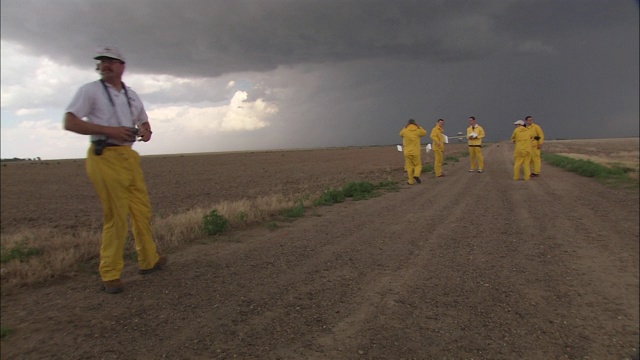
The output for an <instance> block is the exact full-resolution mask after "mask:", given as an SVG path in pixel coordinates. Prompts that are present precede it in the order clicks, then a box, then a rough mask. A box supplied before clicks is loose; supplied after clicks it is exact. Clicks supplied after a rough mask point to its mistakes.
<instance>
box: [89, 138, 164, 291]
mask: <svg viewBox="0 0 640 360" xmlns="http://www.w3.org/2000/svg"><path fill="white" fill-rule="evenodd" d="M93 149H94V145H91V147H90V148H89V151H88V154H87V162H86V170H87V175H89V178H90V179H91V182H92V183H93V185H94V187H95V189H96V191H97V193H98V196H99V197H100V202H101V203H102V208H103V212H104V218H103V227H102V245H101V247H100V267H99V270H100V277H101V278H102V281H110V280H116V279H120V274H121V273H122V268H123V267H124V261H123V252H124V247H125V242H126V240H127V232H128V225H127V215H129V214H130V215H131V226H132V230H133V237H134V239H135V245H136V251H137V253H138V265H139V267H140V269H151V268H152V267H153V266H154V265H155V264H156V262H157V261H158V259H159V256H158V253H157V252H156V244H155V243H154V241H153V239H152V237H151V203H150V201H149V194H148V192H147V186H146V184H145V181H144V176H143V173H142V167H141V166H140V155H139V154H138V153H137V152H136V151H134V150H133V149H132V148H131V147H130V146H114V147H107V148H105V149H104V152H103V154H102V155H100V156H97V155H95V154H94V153H93Z"/></svg>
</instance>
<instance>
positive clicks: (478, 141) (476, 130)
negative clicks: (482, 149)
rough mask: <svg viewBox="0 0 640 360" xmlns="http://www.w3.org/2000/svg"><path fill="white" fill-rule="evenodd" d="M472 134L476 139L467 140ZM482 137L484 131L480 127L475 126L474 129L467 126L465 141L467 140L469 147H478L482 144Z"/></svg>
mask: <svg viewBox="0 0 640 360" xmlns="http://www.w3.org/2000/svg"><path fill="white" fill-rule="evenodd" d="M472 132H474V133H476V134H477V135H478V137H476V138H473V139H471V138H469V135H471V133H472ZM483 137H484V129H483V128H482V126H480V125H477V124H476V126H475V128H474V127H472V126H469V127H468V128H467V139H468V140H469V145H480V144H482V138H483Z"/></svg>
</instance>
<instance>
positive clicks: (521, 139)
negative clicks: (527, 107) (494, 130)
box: [511, 120, 531, 181]
mask: <svg viewBox="0 0 640 360" xmlns="http://www.w3.org/2000/svg"><path fill="white" fill-rule="evenodd" d="M513 124H514V125H515V126H516V129H515V130H514V131H513V134H511V141H512V142H513V143H515V144H516V148H515V150H514V152H513V180H520V169H521V168H522V167H524V174H523V177H524V179H525V180H527V181H528V180H529V177H530V175H531V168H530V164H531V132H530V131H529V129H527V128H526V127H525V123H524V121H522V120H518V121H516V122H514V123H513Z"/></svg>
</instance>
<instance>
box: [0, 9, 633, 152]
mask: <svg viewBox="0 0 640 360" xmlns="http://www.w3.org/2000/svg"><path fill="white" fill-rule="evenodd" d="M0 16H1V23H0V24H1V32H0V36H1V41H2V51H1V56H2V59H1V66H2V82H1V87H2V89H1V90H2V97H1V104H2V108H1V114H2V142H1V144H2V158H12V157H23V158H24V157H36V156H40V157H42V158H82V157H84V156H85V153H86V148H87V144H88V137H85V136H81V135H77V134H73V133H69V132H65V131H64V130H62V125H61V124H62V115H63V112H64V108H65V107H66V106H67V104H68V103H69V102H70V100H71V98H72V96H73V94H74V93H75V91H76V90H77V88H78V87H79V86H80V85H82V84H83V83H85V82H89V81H93V80H95V79H97V78H98V76H97V74H96V72H95V71H94V70H93V68H94V61H93V60H92V57H93V52H94V51H95V49H96V48H97V47H98V46H101V45H109V46H117V47H119V48H120V50H121V51H122V52H123V53H124V55H125V57H126V59H127V70H126V73H125V77H124V80H125V82H126V83H127V84H128V85H130V86H132V87H133V88H134V90H136V91H137V92H138V93H139V94H140V96H141V97H142V99H143V101H144V102H145V105H146V108H147V111H148V113H149V115H150V119H151V124H152V126H153V128H154V138H153V139H152V141H151V142H149V143H145V144H137V145H136V149H137V150H138V151H139V152H140V153H141V154H163V153H182V152H210V151H230V150H255V149H283V148H306V147H328V146H361V145H388V144H395V143H399V142H400V138H399V136H398V133H399V131H400V129H401V128H402V127H403V126H404V125H405V124H406V121H407V120H408V119H409V118H414V119H416V120H417V121H418V123H420V124H422V125H423V126H425V127H426V128H428V129H429V130H430V129H431V128H432V127H433V126H434V125H435V122H436V120H437V119H438V118H444V119H445V120H446V122H445V133H446V134H448V135H455V133H457V132H458V131H464V129H466V127H467V126H468V121H467V119H468V117H469V116H472V115H473V116H476V118H477V119H478V123H479V124H481V125H483V127H484V128H485V131H486V133H487V138H488V139H489V140H505V139H508V138H509V136H510V135H511V132H512V130H513V125H512V123H513V121H515V120H517V119H522V118H524V116H526V115H532V116H533V117H534V119H536V122H537V123H538V124H539V125H541V126H542V128H543V130H544V131H545V134H546V137H547V138H548V139H556V138H604V137H625V136H638V135H639V125H638V123H639V117H640V110H639V107H640V106H639V100H638V99H639V97H640V94H639V88H640V84H639V77H640V74H639V62H640V60H639V47H638V43H639V25H638V23H639V20H638V19H639V13H638V2H637V1H633V0H563V1H557V0H549V1H544V0H518V1H515V0H514V1H511V0H495V1H492V0H482V1H480V0H478V1H471V0H466V1H463V0H447V1H445V0H437V1H436V0H434V1H429V0H415V1H412V0H395V1H388V0H320V1H312V0H295V1H294V0H287V1H284V0H253V1H246V0H233V1H230V0H224V1H222V0H217V1H216V0H213V1H211V0H184V1H173V0H170V1H169V0H126V1H119V0H113V1H93V0H75V1H71V0H59V1H45V0H38V1H34V0H3V1H2V3H1V11H0ZM427 142H428V140H425V141H424V143H425V144H426V143H427Z"/></svg>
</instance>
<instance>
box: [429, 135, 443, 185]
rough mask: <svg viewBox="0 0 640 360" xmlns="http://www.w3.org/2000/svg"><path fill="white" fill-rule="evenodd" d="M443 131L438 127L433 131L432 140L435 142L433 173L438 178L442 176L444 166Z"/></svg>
mask: <svg viewBox="0 0 640 360" xmlns="http://www.w3.org/2000/svg"><path fill="white" fill-rule="evenodd" d="M442 132H443V129H442V127H440V126H437V125H436V127H434V128H433V130H431V140H433V157H434V162H433V171H434V172H435V173H436V177H438V176H441V175H442V165H443V164H444V135H443V134H442Z"/></svg>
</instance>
